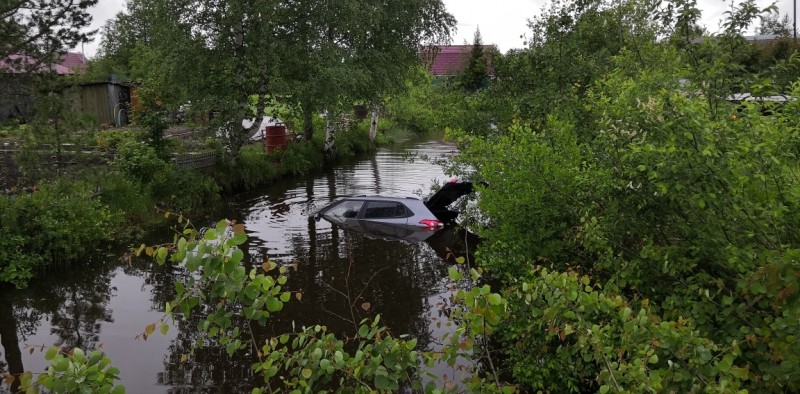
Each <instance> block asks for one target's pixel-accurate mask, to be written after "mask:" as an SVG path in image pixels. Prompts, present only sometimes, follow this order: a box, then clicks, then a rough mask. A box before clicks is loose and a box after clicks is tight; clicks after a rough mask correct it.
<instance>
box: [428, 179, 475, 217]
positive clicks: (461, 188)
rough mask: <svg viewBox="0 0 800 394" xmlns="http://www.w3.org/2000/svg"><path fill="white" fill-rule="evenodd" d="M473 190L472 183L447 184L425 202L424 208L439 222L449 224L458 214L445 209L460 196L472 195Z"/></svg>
mask: <svg viewBox="0 0 800 394" xmlns="http://www.w3.org/2000/svg"><path fill="white" fill-rule="evenodd" d="M473 190H474V189H473V187H472V182H448V183H445V184H444V186H442V188H441V189H439V191H438V192H436V193H435V194H434V195H432V196H431V197H430V198H429V199H427V200H426V201H425V206H426V207H428V209H430V210H431V213H433V214H434V215H436V217H437V218H438V219H439V220H441V221H443V222H449V221H451V220H453V219H455V217H456V216H458V213H457V212H453V211H450V210H449V209H447V207H448V206H449V205H450V204H452V203H454V202H455V201H456V200H458V199H459V198H461V197H462V196H465V195H467V194H470V193H472V191H473Z"/></svg>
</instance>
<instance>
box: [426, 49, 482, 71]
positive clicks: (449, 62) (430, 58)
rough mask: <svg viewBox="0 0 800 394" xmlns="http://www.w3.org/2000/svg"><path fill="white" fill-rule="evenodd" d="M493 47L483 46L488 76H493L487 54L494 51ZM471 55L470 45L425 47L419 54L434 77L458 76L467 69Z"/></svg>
mask: <svg viewBox="0 0 800 394" xmlns="http://www.w3.org/2000/svg"><path fill="white" fill-rule="evenodd" d="M496 50H497V48H495V46H494V45H484V46H483V53H484V56H485V58H486V62H487V71H488V72H489V76H492V77H493V76H494V68H493V67H492V64H491V62H492V59H491V56H489V54H491V53H492V52H494V51H496ZM471 53H472V45H445V46H438V47H426V48H424V49H423V50H422V51H421V52H420V59H421V60H422V62H423V64H424V65H425V66H426V67H427V68H428V71H429V72H430V73H431V75H433V76H434V77H453V76H456V75H460V74H461V73H462V72H464V69H465V68H466V67H467V63H468V61H469V58H470V54H471Z"/></svg>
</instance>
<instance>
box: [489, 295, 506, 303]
mask: <svg viewBox="0 0 800 394" xmlns="http://www.w3.org/2000/svg"><path fill="white" fill-rule="evenodd" d="M487 299H488V300H489V303H490V304H492V305H500V304H501V303H503V297H501V296H500V294H497V293H492V294H489V296H488V297H487Z"/></svg>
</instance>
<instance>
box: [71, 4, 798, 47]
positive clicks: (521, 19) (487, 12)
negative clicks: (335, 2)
mask: <svg viewBox="0 0 800 394" xmlns="http://www.w3.org/2000/svg"><path fill="white" fill-rule="evenodd" d="M756 2H757V4H758V5H759V6H760V7H766V6H767V5H769V4H771V3H772V0H756ZM444 3H445V4H446V5H447V9H448V10H449V11H450V13H452V14H453V15H454V16H455V17H456V20H458V31H457V32H456V33H455V35H454V37H453V44H463V43H465V42H466V43H472V37H473V35H474V33H475V29H476V28H480V30H481V36H482V37H483V43H484V44H495V45H497V47H498V48H499V49H500V51H501V52H506V51H508V50H509V49H512V48H522V47H523V42H524V40H523V39H522V38H520V36H521V35H524V34H526V32H527V30H528V28H527V21H528V19H530V18H532V17H533V16H536V15H538V14H539V13H541V10H542V7H543V6H544V5H545V4H546V3H547V0H494V1H479V0H444ZM698 4H699V6H700V8H701V9H702V10H703V20H702V24H703V25H704V26H705V28H706V29H707V30H708V31H710V32H717V31H718V30H719V24H720V20H721V19H722V13H723V12H724V11H725V10H726V9H728V7H730V1H728V2H724V1H722V0H698ZM777 5H778V8H780V12H781V15H783V14H786V13H788V14H789V20H790V23H791V21H792V18H793V17H792V5H793V3H792V0H778V1H777ZM123 8H124V0H99V1H98V3H97V5H96V6H95V7H94V8H93V9H92V15H93V16H94V21H93V24H92V28H100V27H102V26H103V24H105V22H106V20H108V19H109V18H112V17H114V15H116V14H117V13H118V12H120V11H122V9H123ZM98 41H99V38H95V41H94V42H92V43H89V44H86V45H85V46H84V51H85V53H86V56H88V57H93V56H94V55H95V53H96V52H97V43H98Z"/></svg>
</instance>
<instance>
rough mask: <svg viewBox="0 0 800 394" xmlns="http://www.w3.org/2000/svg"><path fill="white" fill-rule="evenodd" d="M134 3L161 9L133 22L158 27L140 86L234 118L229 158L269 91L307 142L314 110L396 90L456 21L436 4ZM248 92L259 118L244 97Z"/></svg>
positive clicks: (294, 0) (362, 0) (291, 0)
mask: <svg viewBox="0 0 800 394" xmlns="http://www.w3.org/2000/svg"><path fill="white" fill-rule="evenodd" d="M132 3H137V4H140V3H149V4H154V6H153V7H154V8H156V9H158V8H159V7H160V8H161V9H164V10H163V12H159V13H143V14H142V18H146V19H148V20H147V21H138V20H137V21H136V22H135V23H136V24H137V25H142V26H149V27H150V28H157V29H161V30H163V31H162V32H161V33H159V34H155V35H152V34H151V35H148V42H147V43H146V44H145V45H144V46H145V47H146V48H147V52H148V53H150V54H151V55H152V58H151V59H152V60H154V61H139V62H140V64H141V66H142V67H140V68H139V69H142V70H145V69H148V68H149V69H150V71H146V72H143V73H142V74H147V76H148V77H147V78H143V79H144V80H147V79H149V78H151V77H152V78H161V79H162V80H163V78H162V77H160V76H163V75H174V76H175V78H174V79H172V80H170V81H165V83H164V84H163V86H161V87H160V88H159V90H161V91H162V92H163V94H164V95H167V94H174V93H173V92H175V91H183V92H185V94H183V95H182V97H183V99H191V100H192V102H193V104H194V103H199V104H200V105H201V106H205V107H207V108H214V109H215V110H217V111H218V112H219V113H220V114H221V115H222V118H223V119H233V121H231V122H228V126H229V127H228V128H229V131H228V137H229V147H230V151H231V157H232V158H235V157H236V155H237V153H238V151H239V149H240V147H241V146H242V144H243V143H244V142H245V141H246V138H247V136H248V134H249V130H246V129H245V128H244V127H242V126H240V125H241V120H243V119H245V118H252V117H253V116H257V117H260V116H263V114H264V107H265V106H266V98H267V93H269V94H271V95H273V94H277V95H281V96H283V97H285V98H286V100H288V101H290V102H291V104H295V106H296V107H299V108H300V109H301V110H302V112H303V117H304V118H305V119H306V123H307V127H306V130H307V133H308V135H309V136H310V135H311V133H312V132H313V130H312V129H311V127H310V119H311V118H312V115H313V114H314V113H317V112H319V111H321V110H324V109H328V110H330V112H331V113H335V112H337V111H338V108H343V107H344V106H348V105H351V104H350V103H352V102H353V101H356V100H361V101H368V102H371V101H373V100H374V99H375V98H376V97H378V96H379V93H380V92H383V91H391V90H392V89H400V88H402V86H403V84H402V81H403V79H404V76H405V70H407V69H408V68H409V67H410V66H412V65H414V64H416V62H417V49H418V47H419V46H420V45H421V44H422V43H424V42H441V41H443V40H446V39H447V37H449V32H450V29H451V28H452V26H453V25H454V24H455V21H454V19H453V17H452V16H451V15H450V14H448V13H447V12H446V10H445V7H444V5H443V3H442V2H441V0H435V1H423V0H403V1H393V2H383V3H376V2H373V1H367V0H358V1H355V0H325V1H306V0H272V1H254V0H214V1H200V0H182V1H178V2H169V4H166V3H167V2H165V1H163V0H132ZM129 8H130V5H129ZM174 10H180V11H177V13H178V15H174V14H176V11H174ZM131 15H132V16H133V14H132V13H131ZM137 18H138V17H137ZM154 18H155V19H154ZM176 57H177V59H176V61H174V62H166V61H157V60H158V59H164V58H176ZM187 60H189V61H187ZM165 68H167V69H168V70H165ZM132 69H133V70H134V73H135V71H136V70H137V68H136V67H132ZM156 69H158V70H156ZM181 82H184V83H181ZM177 85H182V86H177ZM254 94H255V95H257V96H258V97H259V99H258V100H257V101H256V102H257V104H256V106H255V107H256V108H255V113H253V108H251V105H250V102H249V99H248V97H250V96H251V95H254ZM259 123H260V122H259V121H257V122H255V124H259Z"/></svg>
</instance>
